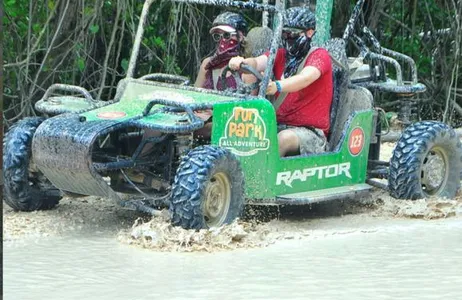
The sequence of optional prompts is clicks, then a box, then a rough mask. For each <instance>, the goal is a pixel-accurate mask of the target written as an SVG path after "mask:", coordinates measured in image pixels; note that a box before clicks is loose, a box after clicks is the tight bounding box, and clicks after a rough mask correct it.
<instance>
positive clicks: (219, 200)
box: [170, 146, 244, 229]
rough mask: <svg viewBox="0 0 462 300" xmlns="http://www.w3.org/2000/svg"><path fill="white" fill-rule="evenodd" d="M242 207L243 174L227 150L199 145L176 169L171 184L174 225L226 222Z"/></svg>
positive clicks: (208, 225)
mask: <svg viewBox="0 0 462 300" xmlns="http://www.w3.org/2000/svg"><path fill="white" fill-rule="evenodd" d="M243 207H244V175H243V172H242V169H241V166H240V162H239V161H238V160H237V158H236V157H235V156H234V155H233V154H231V152H229V151H228V150H225V149H222V148H218V147H214V146H203V147H198V148H196V149H194V150H192V151H190V152H189V153H188V155H186V156H185V157H184V158H183V159H182V161H181V164H180V166H179V168H178V171H177V174H176V176H175V181H174V184H173V187H172V199H171V201H170V213H171V216H172V223H173V225H178V226H181V227H183V228H185V229H203V228H211V227H219V226H222V225H223V224H229V223H231V222H233V221H234V220H235V219H236V218H238V217H239V216H240V215H241V213H242V211H243Z"/></svg>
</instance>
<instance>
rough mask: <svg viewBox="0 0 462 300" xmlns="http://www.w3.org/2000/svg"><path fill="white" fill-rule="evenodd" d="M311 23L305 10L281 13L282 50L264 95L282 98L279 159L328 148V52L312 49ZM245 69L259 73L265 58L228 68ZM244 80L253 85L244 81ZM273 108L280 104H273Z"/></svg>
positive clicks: (313, 22) (312, 19)
mask: <svg viewBox="0 0 462 300" xmlns="http://www.w3.org/2000/svg"><path fill="white" fill-rule="evenodd" d="M315 28H316V19H315V15H314V13H313V12H311V11H310V10H309V8H307V7H293V8H289V9H288V10H286V12H285V15H284V24H283V31H282V42H283V46H284V47H283V48H282V49H279V50H278V52H277V53H276V59H275V64H274V67H273V73H274V75H275V79H276V80H275V81H271V82H270V83H269V84H268V86H267V89H266V94H267V95H276V97H277V96H278V95H279V94H280V93H284V94H285V97H284V100H283V102H282V104H280V106H279V107H278V109H277V111H276V115H277V121H278V123H279V124H280V126H278V131H279V133H278V144H279V154H280V156H286V155H296V154H304V153H320V152H323V151H324V150H325V147H326V145H327V138H326V136H327V134H328V132H329V129H330V107H331V103H332V93H333V88H332V81H333V77H332V63H331V60H330V56H329V53H328V52H327V51H326V50H325V49H322V48H319V49H313V51H311V52H310V49H311V38H312V37H313V35H314V33H315ZM241 64H248V65H250V66H252V67H253V68H255V69H256V70H257V71H259V72H262V71H264V70H265V69H266V67H267V64H268V54H266V55H262V56H259V57H251V58H247V59H244V58H243V57H240V56H238V57H234V58H232V59H231V60H230V61H229V64H228V65H229V67H230V68H231V69H233V70H238V69H240V67H241ZM243 79H244V81H247V82H249V81H250V80H255V78H254V77H248V76H247V77H244V76H243ZM273 103H274V104H275V106H277V105H279V103H280V101H279V100H276V101H275V102H273Z"/></svg>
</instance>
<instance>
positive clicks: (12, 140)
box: [3, 117, 62, 211]
mask: <svg viewBox="0 0 462 300" xmlns="http://www.w3.org/2000/svg"><path fill="white" fill-rule="evenodd" d="M44 120H45V119H44V118H38V117H34V118H26V119H23V120H21V121H19V122H18V123H16V124H15V125H14V126H13V127H12V128H11V129H10V130H9V131H8V133H7V134H6V136H5V140H4V144H3V145H4V146H3V151H4V152H3V181H4V196H5V202H6V203H7V204H8V205H9V206H11V207H12V208H13V209H15V210H21V211H33V210H38V209H51V208H53V207H55V206H56V205H57V204H58V202H59V200H60V199H61V198H62V193H61V191H60V190H58V189H56V188H55V187H54V186H53V185H52V184H51V183H50V182H49V181H48V180H47V179H46V178H45V176H44V175H43V174H42V173H41V172H40V171H38V170H35V169H34V168H33V166H32V165H31V145H32V138H33V136H34V133H35V130H36V129H37V127H38V126H39V125H40V124H41V123H42V122H43V121H44Z"/></svg>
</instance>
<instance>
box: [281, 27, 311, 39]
mask: <svg viewBox="0 0 462 300" xmlns="http://www.w3.org/2000/svg"><path fill="white" fill-rule="evenodd" d="M304 32H305V31H304V30H303V29H297V28H283V29H282V35H281V37H282V38H283V39H285V40H295V39H298V38H299V37H300V35H301V33H304Z"/></svg>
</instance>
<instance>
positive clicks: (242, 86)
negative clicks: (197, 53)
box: [220, 64, 263, 94]
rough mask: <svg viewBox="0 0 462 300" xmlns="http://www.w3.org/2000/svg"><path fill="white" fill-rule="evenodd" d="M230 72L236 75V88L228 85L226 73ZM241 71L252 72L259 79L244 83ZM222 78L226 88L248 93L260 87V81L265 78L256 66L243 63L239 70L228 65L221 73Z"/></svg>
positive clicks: (223, 85) (222, 84)
mask: <svg viewBox="0 0 462 300" xmlns="http://www.w3.org/2000/svg"><path fill="white" fill-rule="evenodd" d="M228 72H230V73H231V75H232V76H233V77H234V80H235V81H236V84H237V88H236V89H233V88H231V87H229V86H228V83H227V81H226V74H228ZM241 73H245V74H252V75H253V76H255V78H257V81H256V82H254V83H250V84H248V83H244V82H243V81H242V79H241ZM220 80H221V86H222V87H223V89H224V90H226V91H231V92H239V93H245V94H247V93H250V92H251V91H253V90H255V89H256V88H258V87H259V85H260V82H262V80H263V76H262V75H261V74H260V72H258V71H257V70H256V69H255V68H253V67H251V66H249V65H247V64H242V65H241V68H240V69H239V70H232V69H231V68H230V67H229V66H226V67H225V68H224V69H223V71H222V73H221V77H220Z"/></svg>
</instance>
